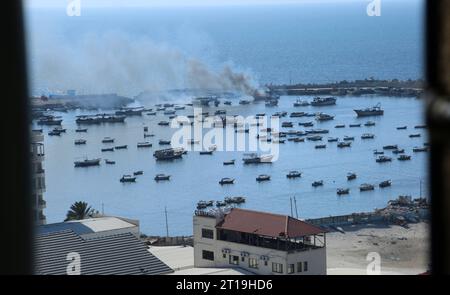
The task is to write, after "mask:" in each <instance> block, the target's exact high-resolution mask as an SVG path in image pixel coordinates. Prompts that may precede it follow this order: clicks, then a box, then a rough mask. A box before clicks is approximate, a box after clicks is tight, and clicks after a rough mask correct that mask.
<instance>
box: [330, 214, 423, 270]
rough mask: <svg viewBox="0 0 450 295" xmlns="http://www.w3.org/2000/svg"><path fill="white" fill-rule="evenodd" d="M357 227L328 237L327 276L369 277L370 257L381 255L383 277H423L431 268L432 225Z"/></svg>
mask: <svg viewBox="0 0 450 295" xmlns="http://www.w3.org/2000/svg"><path fill="white" fill-rule="evenodd" d="M408 227H409V228H404V227H402V226H397V225H384V224H381V225H380V224H377V225H363V226H362V225H357V226H350V227H342V228H343V229H344V231H345V233H341V232H330V233H328V234H327V237H326V238H327V273H328V274H330V275H333V274H336V275H339V274H361V275H365V274H367V271H366V269H367V266H368V265H369V263H370V261H367V260H366V258H367V255H368V253H370V252H377V253H378V254H379V255H380V258H381V264H380V270H381V274H419V273H422V272H425V271H426V270H428V269H429V267H428V265H429V264H428V261H429V260H428V259H429V255H428V254H429V246H430V241H429V227H428V223H426V222H420V223H417V224H409V225H408Z"/></svg>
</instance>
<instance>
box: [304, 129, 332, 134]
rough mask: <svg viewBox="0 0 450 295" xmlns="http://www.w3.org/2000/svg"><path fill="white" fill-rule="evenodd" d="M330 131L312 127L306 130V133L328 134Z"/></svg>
mask: <svg viewBox="0 0 450 295" xmlns="http://www.w3.org/2000/svg"><path fill="white" fill-rule="evenodd" d="M329 132H330V131H329V130H328V129H310V130H306V131H305V133H306V134H327V133H329Z"/></svg>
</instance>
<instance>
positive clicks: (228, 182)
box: [219, 177, 234, 185]
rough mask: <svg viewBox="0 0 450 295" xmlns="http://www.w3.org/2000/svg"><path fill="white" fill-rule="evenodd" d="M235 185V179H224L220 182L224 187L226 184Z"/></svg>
mask: <svg viewBox="0 0 450 295" xmlns="http://www.w3.org/2000/svg"><path fill="white" fill-rule="evenodd" d="M233 183H234V178H228V177H225V178H222V179H221V180H220V181H219V184H220V185H224V184H233Z"/></svg>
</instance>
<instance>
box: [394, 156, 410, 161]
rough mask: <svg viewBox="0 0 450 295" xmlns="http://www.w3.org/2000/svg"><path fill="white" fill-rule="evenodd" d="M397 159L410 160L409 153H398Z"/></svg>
mask: <svg viewBox="0 0 450 295" xmlns="http://www.w3.org/2000/svg"><path fill="white" fill-rule="evenodd" d="M397 160H399V161H409V160H411V156H409V155H400V156H399V157H398V158H397Z"/></svg>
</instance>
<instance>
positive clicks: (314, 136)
mask: <svg viewBox="0 0 450 295" xmlns="http://www.w3.org/2000/svg"><path fill="white" fill-rule="evenodd" d="M306 139H307V140H309V141H321V140H322V136H320V135H312V136H308V137H307V138H306Z"/></svg>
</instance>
